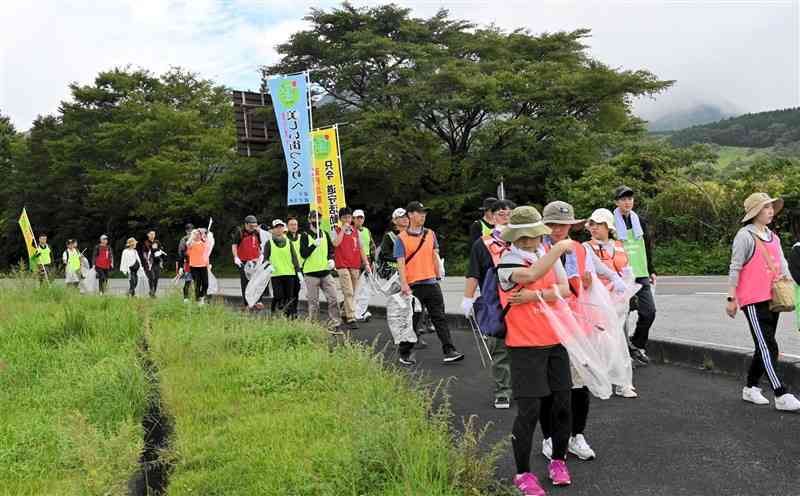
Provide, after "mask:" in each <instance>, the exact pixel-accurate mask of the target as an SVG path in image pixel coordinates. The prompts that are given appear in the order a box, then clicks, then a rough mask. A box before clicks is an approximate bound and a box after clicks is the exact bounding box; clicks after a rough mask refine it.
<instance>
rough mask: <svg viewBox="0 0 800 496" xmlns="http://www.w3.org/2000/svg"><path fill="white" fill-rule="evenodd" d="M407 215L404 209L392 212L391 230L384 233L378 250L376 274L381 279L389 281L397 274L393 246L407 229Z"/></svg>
mask: <svg viewBox="0 0 800 496" xmlns="http://www.w3.org/2000/svg"><path fill="white" fill-rule="evenodd" d="M408 222H409V221H408V215H407V214H406V210H405V209H404V208H396V209H394V211H393V212H392V228H391V229H389V230H388V231H386V234H384V235H383V239H382V240H381V246H380V247H379V248H378V254H377V257H376V258H377V263H376V266H375V271H376V274H377V275H378V276H379V277H381V278H382V279H389V278H390V277H392V275H393V274H394V273H396V272H397V260H396V259H395V258H394V244H395V242H396V241H397V238H398V236H399V235H400V233H401V232H403V231H405V230H406V229H407V228H408Z"/></svg>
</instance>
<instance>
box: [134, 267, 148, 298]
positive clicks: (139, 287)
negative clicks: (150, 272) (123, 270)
mask: <svg viewBox="0 0 800 496" xmlns="http://www.w3.org/2000/svg"><path fill="white" fill-rule="evenodd" d="M136 275H137V277H138V279H139V280H138V282H137V283H136V296H142V297H146V296H150V281H148V280H147V273H146V272H145V271H144V269H143V268H142V267H139V272H137V273H136Z"/></svg>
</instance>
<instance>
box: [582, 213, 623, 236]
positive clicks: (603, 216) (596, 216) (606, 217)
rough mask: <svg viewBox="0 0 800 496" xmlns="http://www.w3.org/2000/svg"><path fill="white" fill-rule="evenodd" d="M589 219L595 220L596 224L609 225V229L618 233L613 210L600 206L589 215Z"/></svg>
mask: <svg viewBox="0 0 800 496" xmlns="http://www.w3.org/2000/svg"><path fill="white" fill-rule="evenodd" d="M589 220H590V221H592V222H594V223H595V224H605V225H606V226H608V230H609V231H611V232H613V233H616V232H617V224H616V222H615V220H614V214H613V213H611V210H609V209H607V208H598V209H597V210H595V211H594V212H592V215H591V216H590V217H589Z"/></svg>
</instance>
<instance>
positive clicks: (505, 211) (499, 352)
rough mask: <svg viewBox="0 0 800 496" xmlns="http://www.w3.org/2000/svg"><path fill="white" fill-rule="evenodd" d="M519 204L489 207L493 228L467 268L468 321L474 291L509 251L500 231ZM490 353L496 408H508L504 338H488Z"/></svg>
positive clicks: (477, 243) (508, 375) (464, 305)
mask: <svg viewBox="0 0 800 496" xmlns="http://www.w3.org/2000/svg"><path fill="white" fill-rule="evenodd" d="M515 207H516V205H514V203H513V202H511V201H509V200H498V201H496V202H495V203H494V204H493V205H491V206H489V207H487V208H488V209H489V210H491V211H492V213H493V216H494V222H495V225H494V229H493V230H492V233H491V234H488V235H486V236H482V237H481V238H480V239H478V240H477V241H475V242H474V243H472V248H471V250H470V255H469V265H468V268H467V277H466V283H465V284H464V298H463V299H462V302H461V309H462V311H463V312H464V315H465V316H466V317H467V318H469V316H470V314H471V312H472V305H473V304H474V303H475V292H476V291H477V289H478V288H480V287H483V283H484V280H485V278H486V273H487V272H488V271H489V269H490V268H492V267H496V266H497V264H498V263H499V262H500V257H501V256H502V255H503V253H504V252H505V251H506V250H508V248H509V245H508V243H506V242H505V241H503V239H502V237H501V236H500V231H501V230H502V228H503V226H505V225H507V224H508V219H509V217H510V216H511V211H512V210H514V208H515ZM486 341H487V344H488V347H489V354H490V355H491V357H492V366H491V369H492V377H493V378H494V407H495V408H498V409H508V408H510V407H511V371H510V370H509V358H508V349H507V348H506V344H505V337H487V338H486Z"/></svg>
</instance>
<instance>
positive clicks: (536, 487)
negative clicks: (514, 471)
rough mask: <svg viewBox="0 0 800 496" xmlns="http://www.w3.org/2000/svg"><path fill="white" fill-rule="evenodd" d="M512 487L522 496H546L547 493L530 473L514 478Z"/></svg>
mask: <svg viewBox="0 0 800 496" xmlns="http://www.w3.org/2000/svg"><path fill="white" fill-rule="evenodd" d="M514 485H515V486H517V489H519V490H520V492H521V493H522V494H523V496H546V495H547V493H546V492H544V489H542V486H541V484H539V479H537V478H536V476H535V475H533V474H532V473H530V472H525V473H524V474H519V475H515V476H514Z"/></svg>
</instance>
